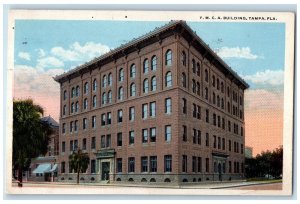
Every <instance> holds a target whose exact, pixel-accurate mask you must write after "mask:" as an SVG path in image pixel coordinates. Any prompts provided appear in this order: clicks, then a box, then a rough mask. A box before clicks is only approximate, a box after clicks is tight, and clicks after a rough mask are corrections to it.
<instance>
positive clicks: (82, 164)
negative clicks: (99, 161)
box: [69, 148, 90, 184]
mask: <svg viewBox="0 0 300 204" xmlns="http://www.w3.org/2000/svg"><path fill="white" fill-rule="evenodd" d="M89 163H90V158H89V156H88V154H87V153H83V152H82V151H81V150H80V149H79V148H78V149H77V151H73V153H72V154H71V155H70V156H69V165H70V168H71V171H73V170H74V172H75V173H77V184H79V174H80V173H84V172H86V170H87V168H88V166H89Z"/></svg>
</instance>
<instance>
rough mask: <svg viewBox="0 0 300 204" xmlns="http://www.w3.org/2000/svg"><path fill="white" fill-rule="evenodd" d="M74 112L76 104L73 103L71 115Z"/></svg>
mask: <svg viewBox="0 0 300 204" xmlns="http://www.w3.org/2000/svg"><path fill="white" fill-rule="evenodd" d="M74 111H75V104H74V103H72V104H71V113H74Z"/></svg>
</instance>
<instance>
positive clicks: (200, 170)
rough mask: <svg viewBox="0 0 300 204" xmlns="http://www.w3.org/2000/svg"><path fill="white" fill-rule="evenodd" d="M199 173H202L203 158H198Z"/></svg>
mask: <svg viewBox="0 0 300 204" xmlns="http://www.w3.org/2000/svg"><path fill="white" fill-rule="evenodd" d="M197 163H198V172H202V157H198V162H197Z"/></svg>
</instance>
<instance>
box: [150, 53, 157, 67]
mask: <svg viewBox="0 0 300 204" xmlns="http://www.w3.org/2000/svg"><path fill="white" fill-rule="evenodd" d="M156 68H157V57H156V56H155V55H154V56H153V57H152V58H151V70H152V71H154V70H156Z"/></svg>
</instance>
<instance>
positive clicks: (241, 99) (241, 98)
mask: <svg viewBox="0 0 300 204" xmlns="http://www.w3.org/2000/svg"><path fill="white" fill-rule="evenodd" d="M240 105H241V106H242V105H243V97H242V96H240Z"/></svg>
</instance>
